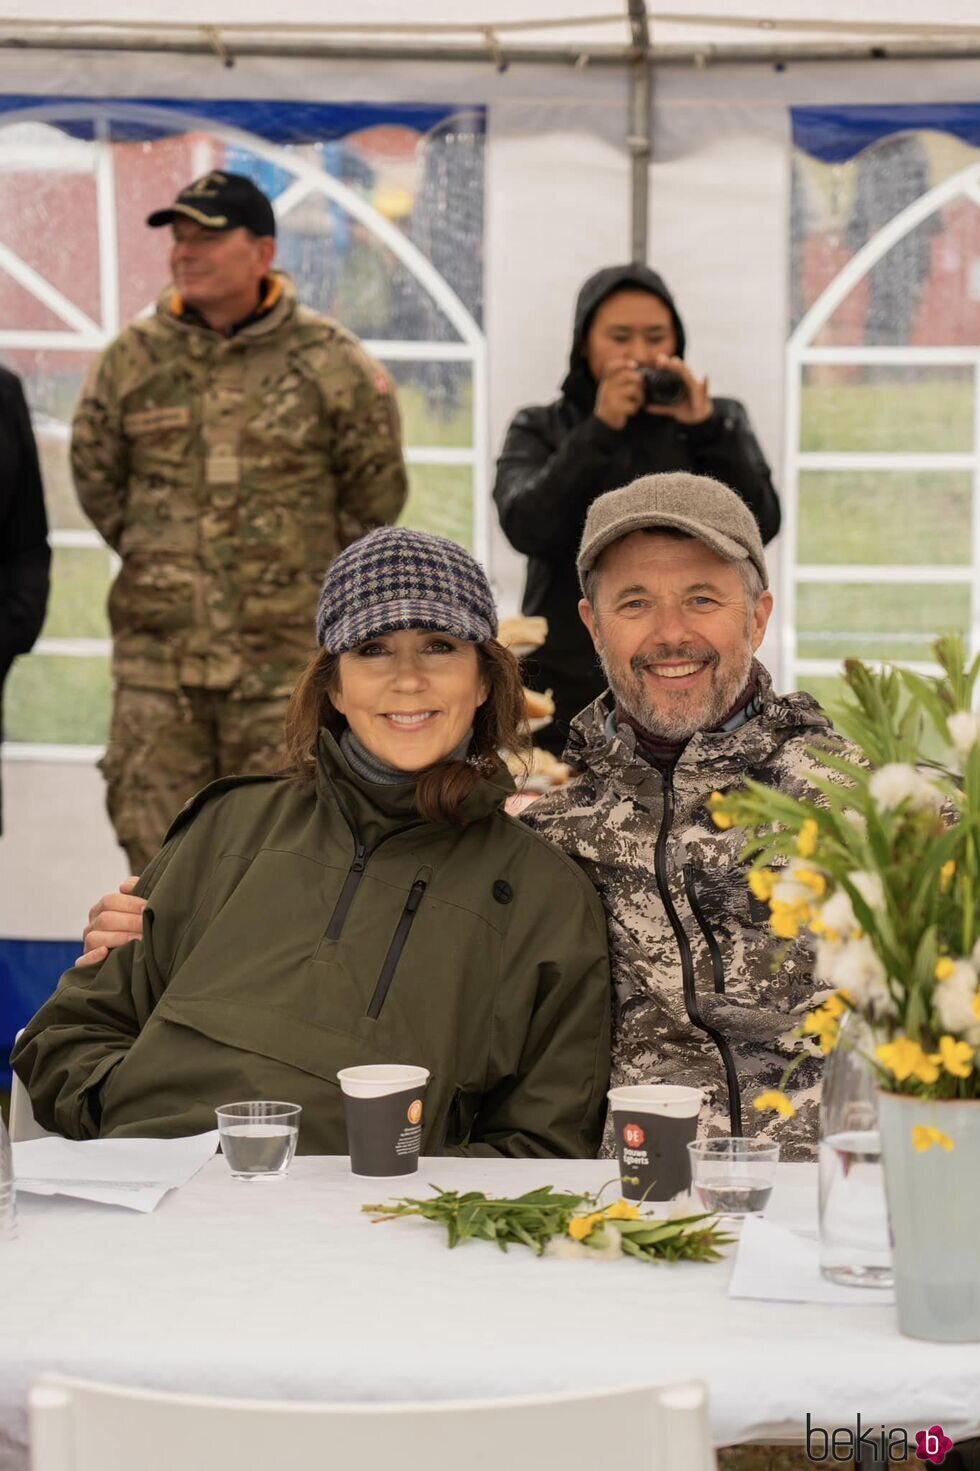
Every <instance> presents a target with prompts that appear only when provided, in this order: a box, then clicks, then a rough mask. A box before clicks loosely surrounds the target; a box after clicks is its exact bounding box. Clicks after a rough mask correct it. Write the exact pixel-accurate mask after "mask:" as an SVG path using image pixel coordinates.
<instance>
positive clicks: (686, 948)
mask: <svg viewBox="0 0 980 1471" xmlns="http://www.w3.org/2000/svg"><path fill="white" fill-rule="evenodd" d="M663 784H664V811H663V817H662V818H661V820H660V831H659V832H658V834H657V844H656V847H655V849H654V857H653V867H654V874H655V875H656V879H657V888H658V890H659V891H660V898H661V901H662V903H663V906H664V909H665V911H666V914H667V919H668V920H669V922H670V927H671V929H672V930H673V932H674V939H675V940H676V941H677V948H678V950H679V951H680V957H681V982H682V985H683V988H684V1009H685V1011H686V1012H687V1015H688V1018H689V1019H690V1021H691V1022H692V1023H693V1025H694V1026H696V1027H697V1028H698V1030H699V1031H702V1032H706V1033H707V1035H708V1036H709V1037H710V1038H711V1040H712V1042H713V1043H714V1044H715V1046H716V1047H717V1049H718V1052H719V1053H720V1055H721V1060H722V1063H723V1064H724V1068H725V1081H726V1083H727V1087H728V1119H729V1123H730V1125H731V1131H732V1135H733V1137H736V1138H737V1137H739V1136H740V1135H741V1133H742V1095H741V1090H740V1088H739V1082H738V1073H737V1071H736V1069H735V1059H734V1057H733V1056H732V1050H731V1048H730V1047H729V1045H728V1042H727V1040H726V1039H725V1037H724V1036H723V1035H722V1034H721V1032H719V1031H718V1030H717V1028H716V1027H712V1026H710V1025H709V1023H708V1022H706V1021H705V1019H704V1017H703V1016H702V1015H701V1011H700V1008H699V1006H698V995H697V987H696V985H695V980H694V956H693V954H692V951H691V942H690V940H689V939H688V938H687V933H686V931H685V929H684V926H683V925H682V924H681V918H680V915H679V914H678V913H677V909H676V907H675V905H674V901H673V899H672V898H671V896H670V887H669V885H668V882H667V837H668V834H669V832H670V827H671V823H672V822H673V820H674V783H673V780H672V778H671V777H670V776H665V777H664V778H663ZM686 888H687V885H686V884H685V889H686ZM688 898H690V894H688ZM697 918H698V916H697V915H695V919H697ZM699 928H700V929H701V931H702V933H703V934H704V935H705V938H707V936H708V934H709V933H710V931H709V930H708V927H707V923H705V924H701V923H700V921H699ZM712 939H714V936H712ZM715 944H716V945H717V941H715ZM716 986H717V979H716Z"/></svg>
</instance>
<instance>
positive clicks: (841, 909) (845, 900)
mask: <svg viewBox="0 0 980 1471" xmlns="http://www.w3.org/2000/svg"><path fill="white" fill-rule="evenodd" d="M817 918H818V919H819V921H820V923H821V924H822V925H823V926H824V927H825V928H826V929H828V930H830V931H831V933H832V934H834V935H836V936H837V938H838V939H840V940H846V939H847V938H848V936H850V935H853V933H854V931H855V930H856V929H860V926H859V924H858V922H857V919H856V917H855V914H854V909H853V906H852V904H851V896H850V895H849V894H848V892H847V890H846V889H836V890H835V891H834V893H833V894H831V896H830V898H829V899H828V900H826V902H825V903H823V904H821V906H820V910H819V912H818V914H817Z"/></svg>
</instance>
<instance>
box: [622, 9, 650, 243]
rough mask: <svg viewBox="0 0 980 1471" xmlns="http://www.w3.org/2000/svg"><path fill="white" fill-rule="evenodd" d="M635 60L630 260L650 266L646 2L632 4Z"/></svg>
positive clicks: (630, 139)
mask: <svg viewBox="0 0 980 1471" xmlns="http://www.w3.org/2000/svg"><path fill="white" fill-rule="evenodd" d="M629 7H630V30H631V31H632V37H633V46H632V51H633V59H632V63H631V65H630V126H629V133H628V135H627V138H626V146H627V147H628V148H629V151H630V161H631V172H632V180H631V184H632V189H631V199H630V259H631V260H634V261H643V262H644V263H645V262H646V258H647V219H648V211H649V195H650V101H651V94H652V90H653V89H652V69H651V67H650V61H649V54H650V27H649V23H648V21H647V7H646V0H629Z"/></svg>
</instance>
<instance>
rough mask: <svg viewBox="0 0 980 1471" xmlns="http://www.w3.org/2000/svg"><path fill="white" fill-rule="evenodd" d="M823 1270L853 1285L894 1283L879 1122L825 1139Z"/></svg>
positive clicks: (822, 1169)
mask: <svg viewBox="0 0 980 1471" xmlns="http://www.w3.org/2000/svg"><path fill="white" fill-rule="evenodd" d="M820 1270H821V1272H822V1273H823V1275H824V1276H825V1277H829V1278H830V1280H831V1281H832V1282H839V1283H841V1284H842V1285H843V1286H847V1287H891V1286H892V1284H893V1283H894V1280H895V1277H894V1271H893V1268H892V1253H891V1241H890V1237H889V1230H888V1206H887V1204H886V1201H885V1182H884V1177H883V1175H882V1169H881V1138H880V1135H879V1133H878V1130H877V1128H870V1129H869V1128H864V1129H842V1130H841V1131H840V1132H839V1133H837V1134H828V1135H827V1136H826V1138H823V1139H821V1140H820Z"/></svg>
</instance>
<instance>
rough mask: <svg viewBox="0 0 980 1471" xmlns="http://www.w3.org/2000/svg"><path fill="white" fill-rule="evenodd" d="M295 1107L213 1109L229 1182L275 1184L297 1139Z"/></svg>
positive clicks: (255, 1104) (256, 1104) (260, 1104)
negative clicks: (253, 1181) (274, 1181)
mask: <svg viewBox="0 0 980 1471" xmlns="http://www.w3.org/2000/svg"><path fill="white" fill-rule="evenodd" d="M302 1112H303V1110H302V1107H301V1105H300V1104H298V1103H281V1102H267V1101H265V1100H264V1099H253V1100H251V1101H250V1102H247V1103H223V1104H222V1105H221V1107H220V1108H216V1109H215V1113H216V1114H217V1116H218V1132H219V1134H220V1135H221V1152H222V1154H223V1155H224V1156H225V1159H226V1160H227V1161H228V1168H229V1169H230V1170H231V1174H232V1179H233V1180H278V1179H281V1178H282V1176H283V1175H285V1173H286V1171H287V1170H288V1169H289V1165H290V1162H291V1160H292V1158H293V1155H294V1154H295V1152H296V1141H297V1139H298V1138H299V1116H300V1114H301V1113H302Z"/></svg>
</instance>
